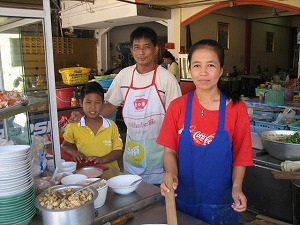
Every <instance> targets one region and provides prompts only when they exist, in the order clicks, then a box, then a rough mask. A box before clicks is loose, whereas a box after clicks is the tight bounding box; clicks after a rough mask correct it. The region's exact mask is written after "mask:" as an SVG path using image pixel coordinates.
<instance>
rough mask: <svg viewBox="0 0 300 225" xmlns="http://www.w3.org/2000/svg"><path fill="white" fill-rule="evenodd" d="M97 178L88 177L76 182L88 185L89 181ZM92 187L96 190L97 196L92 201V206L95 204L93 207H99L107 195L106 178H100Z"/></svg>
mask: <svg viewBox="0 0 300 225" xmlns="http://www.w3.org/2000/svg"><path fill="white" fill-rule="evenodd" d="M99 179H100V178H90V179H86V180H84V181H81V182H80V183H78V184H83V185H88V184H90V183H91V182H93V181H96V180H99ZM92 187H94V188H95V189H96V190H97V191H98V197H97V198H96V199H95V201H94V206H95V208H100V207H101V206H103V205H104V203H105V200H106V196H107V189H108V186H107V183H106V180H102V181H100V182H99V183H97V184H94V185H93V186H92Z"/></svg>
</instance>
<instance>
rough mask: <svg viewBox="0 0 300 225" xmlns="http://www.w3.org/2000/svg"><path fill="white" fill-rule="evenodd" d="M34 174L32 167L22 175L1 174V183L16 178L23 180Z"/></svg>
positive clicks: (22, 172)
mask: <svg viewBox="0 0 300 225" xmlns="http://www.w3.org/2000/svg"><path fill="white" fill-rule="evenodd" d="M28 173H32V169H31V166H29V167H28V168H27V169H26V170H24V171H21V172H20V173H7V174H0V183H1V181H6V180H13V179H16V178H19V177H20V178H21V177H22V176H24V175H26V174H28Z"/></svg>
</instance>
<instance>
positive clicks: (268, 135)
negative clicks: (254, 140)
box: [259, 130, 300, 160]
mask: <svg viewBox="0 0 300 225" xmlns="http://www.w3.org/2000/svg"><path fill="white" fill-rule="evenodd" d="M295 133H297V131H289V130H272V131H264V132H262V133H260V134H259V136H260V138H261V141H262V144H263V147H264V149H265V150H266V151H267V152H268V153H269V154H270V155H271V156H273V157H274V158H276V159H280V160H300V144H293V143H286V142H282V141H278V138H280V137H288V136H289V135H293V134H295Z"/></svg>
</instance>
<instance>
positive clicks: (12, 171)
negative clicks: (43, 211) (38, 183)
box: [0, 145, 35, 225]
mask: <svg viewBox="0 0 300 225" xmlns="http://www.w3.org/2000/svg"><path fill="white" fill-rule="evenodd" d="M34 214H35V206H34V188H33V175H32V166H31V154H30V146H28V145H11V146H1V147H0V225H4V224H5V225H12V224H13V225H27V224H29V222H30V220H31V218H32V217H33V216H34Z"/></svg>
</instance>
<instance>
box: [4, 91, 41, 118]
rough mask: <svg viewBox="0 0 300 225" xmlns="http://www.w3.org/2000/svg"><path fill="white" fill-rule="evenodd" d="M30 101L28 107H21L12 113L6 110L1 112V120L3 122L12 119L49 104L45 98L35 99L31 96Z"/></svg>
mask: <svg viewBox="0 0 300 225" xmlns="http://www.w3.org/2000/svg"><path fill="white" fill-rule="evenodd" d="M28 101H29V103H28V105H26V106H20V108H16V109H12V110H11V111H9V110H6V111H5V112H1V110H0V120H3V119H5V118H8V117H12V116H14V115H17V114H19V113H24V112H27V111H32V110H35V109H37V108H39V107H41V106H44V105H45V104H47V99H44V98H35V97H30V96H29V97H28Z"/></svg>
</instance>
